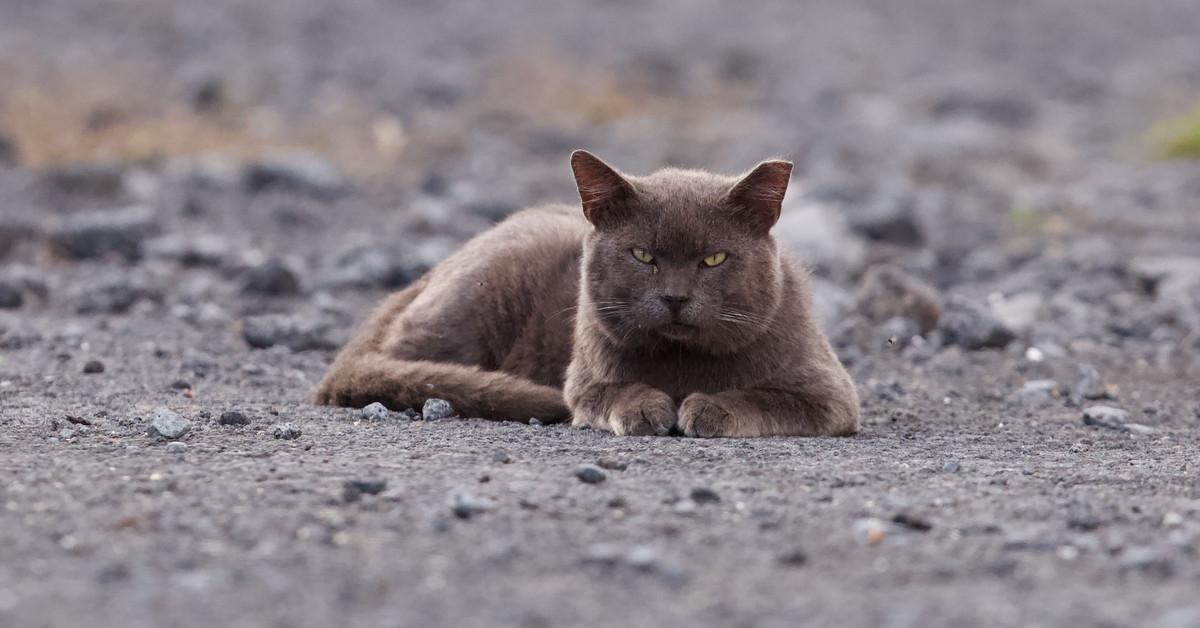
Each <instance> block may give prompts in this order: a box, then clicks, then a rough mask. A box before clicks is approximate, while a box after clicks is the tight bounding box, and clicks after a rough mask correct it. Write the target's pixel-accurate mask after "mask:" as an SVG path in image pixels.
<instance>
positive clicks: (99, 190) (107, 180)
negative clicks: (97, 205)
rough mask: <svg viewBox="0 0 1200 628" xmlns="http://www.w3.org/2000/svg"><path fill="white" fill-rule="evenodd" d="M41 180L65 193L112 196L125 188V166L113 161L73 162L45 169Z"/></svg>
mask: <svg viewBox="0 0 1200 628" xmlns="http://www.w3.org/2000/svg"><path fill="white" fill-rule="evenodd" d="M42 181H43V183H44V184H46V185H47V186H49V187H50V188H52V189H54V190H57V191H59V192H65V193H67V194H74V195H78V196H95V197H114V196H117V195H119V194H121V192H122V191H123V190H124V188H125V168H124V167H123V166H122V165H121V164H120V163H118V162H115V161H97V162H86V163H75V164H69V165H66V166H58V167H54V168H51V169H49V170H47V171H45V172H44V173H43V175H42Z"/></svg>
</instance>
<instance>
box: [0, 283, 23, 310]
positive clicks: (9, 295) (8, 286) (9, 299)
mask: <svg viewBox="0 0 1200 628" xmlns="http://www.w3.org/2000/svg"><path fill="white" fill-rule="evenodd" d="M24 303H25V295H24V293H23V292H22V290H21V286H20V285H18V284H17V282H15V281H13V280H11V279H8V278H7V277H0V310H15V309H17V308H19V307H21V306H22V305H24Z"/></svg>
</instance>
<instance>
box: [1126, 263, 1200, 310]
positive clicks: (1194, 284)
mask: <svg viewBox="0 0 1200 628" xmlns="http://www.w3.org/2000/svg"><path fill="white" fill-rule="evenodd" d="M1130 270H1131V271H1132V272H1133V275H1134V276H1135V277H1136V278H1137V279H1138V280H1139V281H1140V282H1141V287H1142V289H1143V290H1144V291H1145V292H1146V293H1147V294H1151V295H1154V296H1155V297H1156V298H1160V299H1161V298H1182V299H1184V300H1186V299H1188V298H1190V297H1191V296H1193V295H1194V294H1196V293H1197V292H1198V291H1200V257H1194V256H1176V257H1165V256H1164V257H1139V258H1135V259H1134V260H1133V261H1132V262H1131V263H1130Z"/></svg>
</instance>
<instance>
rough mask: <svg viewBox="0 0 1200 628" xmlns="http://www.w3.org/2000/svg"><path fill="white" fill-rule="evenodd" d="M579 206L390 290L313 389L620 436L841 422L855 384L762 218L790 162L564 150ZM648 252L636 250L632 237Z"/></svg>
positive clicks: (538, 213) (535, 212)
mask: <svg viewBox="0 0 1200 628" xmlns="http://www.w3.org/2000/svg"><path fill="white" fill-rule="evenodd" d="M571 165H572V168H573V169H574V172H575V178H576V182H577V184H578V187H579V191H580V196H581V199H582V205H583V212H582V214H581V212H580V211H579V208H578V207H575V208H572V207H567V206H548V207H542V208H535V209H529V210H525V211H522V212H519V213H517V214H515V215H513V216H512V217H510V218H509V219H508V220H505V221H504V222H502V223H501V224H499V225H497V226H496V227H495V228H493V229H491V230H489V231H488V232H486V233H483V234H481V235H480V236H478V237H476V238H474V239H473V240H471V241H470V242H468V243H467V244H466V245H465V246H464V247H463V248H462V249H461V250H460V251H458V252H457V253H456V254H454V255H453V256H451V257H450V258H449V259H447V260H446V261H444V262H442V263H441V264H439V265H438V266H437V268H435V269H433V270H432V271H430V272H429V273H428V274H427V275H426V276H425V277H423V278H422V279H421V280H419V281H418V282H417V283H415V284H413V285H412V286H410V287H408V288H407V289H405V290H403V291H401V292H399V293H397V294H395V295H392V296H391V297H390V298H389V299H387V300H386V301H385V302H384V303H383V305H381V306H380V307H379V308H378V309H377V310H376V312H375V313H374V314H373V315H372V316H371V318H370V319H369V320H368V321H367V323H366V324H365V325H364V326H363V328H362V330H361V331H360V332H359V334H358V336H357V337H356V338H355V339H354V340H353V341H352V342H351V343H350V344H349V345H348V346H347V347H346V348H345V349H344V350H343V351H342V352H341V354H340V355H339V356H338V357H337V360H336V361H335V362H334V364H333V365H332V366H331V367H330V369H329V372H328V373H327V374H326V376H325V378H324V380H323V381H322V382H321V384H320V385H319V387H318V389H317V393H316V401H317V402H318V403H324V404H338V405H349V406H362V405H366V404H367V403H370V402H372V401H380V402H382V403H384V404H385V405H387V406H389V407H391V408H395V409H399V408H407V407H412V406H419V405H420V404H421V403H422V402H423V401H424V400H425V399H428V398H431V397H440V398H444V399H446V400H448V401H450V403H451V404H453V405H454V407H455V408H457V409H458V410H459V412H460V413H461V414H462V415H464V416H478V417H484V418H493V419H507V420H518V421H525V420H528V419H529V418H531V417H532V418H538V419H540V420H542V421H543V422H548V421H561V420H565V419H567V418H568V417H573V422H574V423H575V424H576V425H591V426H594V427H597V428H601V429H607V430H611V431H613V432H616V433H617V434H660V435H662V434H667V433H669V432H672V431H675V432H680V433H683V434H685V435H688V436H766V435H846V434H852V433H854V432H857V431H858V398H857V395H856V393H855V388H854V384H853V382H852V381H851V380H850V377H849V375H848V374H847V373H846V371H845V369H843V368H842V366H841V364H840V363H839V362H838V360H837V357H836V356H835V355H834V354H833V351H832V350H831V349H830V347H829V343H828V342H827V341H826V340H825V337H824V336H823V335H822V334H821V332H820V330H819V329H818V328H817V326H816V324H815V322H814V320H813V315H812V307H811V303H810V296H809V290H808V287H807V283H806V275H805V273H804V271H802V270H800V269H799V268H798V267H796V266H795V265H794V264H793V263H792V262H791V261H790V259H789V258H788V257H787V256H786V255H785V254H783V253H782V252H780V251H779V250H778V246H777V244H776V242H775V240H774V238H773V237H772V236H771V235H770V229H771V227H772V226H773V225H774V224H775V221H776V220H777V219H778V218H779V211H780V207H781V203H782V200H783V195H784V192H785V190H786V188H787V184H788V180H789V178H790V175H791V164H790V163H787V162H783V161H767V162H764V163H762V164H760V165H759V166H758V167H757V168H755V169H754V170H753V171H751V172H750V173H749V174H747V175H746V176H744V177H742V178H740V179H738V178H731V177H723V176H718V175H713V174H709V173H704V172H698V171H685V170H675V169H668V170H662V171H659V172H657V173H654V174H652V175H649V176H646V177H626V176H624V175H621V174H620V173H618V172H617V171H615V170H613V169H612V168H610V167H609V166H607V165H606V164H604V163H603V162H602V161H600V160H599V159H597V158H596V157H594V156H592V155H590V154H588V153H586V152H583V151H577V152H576V153H574V154H573V155H572V158H571ZM633 249H638V250H640V251H645V255H648V256H652V257H653V260H652V261H651V262H649V263H647V262H645V261H639V260H638V259H637V258H635V256H634V255H633V254H632V253H631V250H633ZM716 253H725V254H726V255H727V257H726V259H725V260H724V261H723V262H722V263H718V264H717V265H713V266H708V265H705V263H704V262H703V260H704V258H706V257H708V256H711V255H713V254H716Z"/></svg>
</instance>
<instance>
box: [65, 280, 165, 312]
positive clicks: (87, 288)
mask: <svg viewBox="0 0 1200 628" xmlns="http://www.w3.org/2000/svg"><path fill="white" fill-rule="evenodd" d="M147 296H149V292H148V291H147V290H146V289H145V288H144V287H142V285H141V284H140V282H137V281H135V280H134V279H133V278H131V277H129V276H127V275H126V274H124V273H112V274H107V275H103V276H101V277H99V278H98V279H96V280H95V281H91V282H88V283H86V284H85V285H84V286H83V288H82V289H81V291H80V293H79V297H78V303H77V305H76V308H75V310H76V312H78V313H80V314H123V313H125V312H126V311H128V310H129V308H131V307H133V305H134V304H135V303H137V302H138V301H141V300H142V299H143V298H145V297H147Z"/></svg>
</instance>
